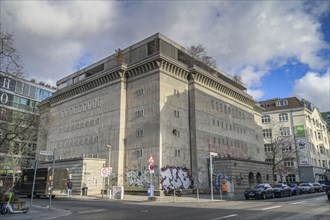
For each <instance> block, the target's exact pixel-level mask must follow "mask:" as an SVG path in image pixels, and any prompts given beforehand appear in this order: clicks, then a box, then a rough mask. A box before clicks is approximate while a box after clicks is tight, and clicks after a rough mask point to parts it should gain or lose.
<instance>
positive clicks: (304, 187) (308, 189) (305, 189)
mask: <svg viewBox="0 0 330 220" xmlns="http://www.w3.org/2000/svg"><path fill="white" fill-rule="evenodd" d="M299 189H300V190H301V193H314V192H315V189H314V186H313V184H311V183H300V185H299Z"/></svg>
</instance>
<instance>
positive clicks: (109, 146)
mask: <svg viewBox="0 0 330 220" xmlns="http://www.w3.org/2000/svg"><path fill="white" fill-rule="evenodd" d="M107 148H109V158H108V190H107V193H108V194H109V199H110V198H111V193H110V172H111V171H110V157H111V145H110V144H108V145H107Z"/></svg>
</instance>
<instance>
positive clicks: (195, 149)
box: [38, 33, 270, 189]
mask: <svg viewBox="0 0 330 220" xmlns="http://www.w3.org/2000/svg"><path fill="white" fill-rule="evenodd" d="M187 59H190V60H193V59H191V57H189V56H188V54H187V51H186V50H185V49H184V48H183V47H182V46H180V45H178V44H177V43H175V42H173V41H172V40H170V39H168V38H167V37H165V36H163V35H161V34H159V33H158V34H155V35H153V36H151V37H149V38H147V39H144V40H142V41H140V42H138V43H136V44H134V45H132V46H130V47H127V48H125V49H123V50H120V49H119V50H118V51H117V53H116V54H113V55H111V56H109V57H107V58H105V59H103V60H101V61H99V62H97V63H95V64H93V65H91V66H88V67H86V68H84V69H82V70H80V71H78V72H76V73H73V74H71V75H69V76H67V77H65V78H64V79H61V80H59V81H58V82H57V86H58V91H57V92H56V93H55V94H54V95H53V96H52V97H50V98H49V99H47V100H45V101H44V102H42V103H41V105H40V108H41V110H42V112H43V114H42V117H45V118H46V119H47V120H48V122H49V124H48V127H49V129H47V130H44V131H43V132H40V133H39V137H38V138H39V139H38V148H39V150H54V149H56V158H57V159H69V158H76V157H82V156H83V157H94V158H104V159H107V162H106V164H105V166H107V165H108V163H109V160H108V157H109V155H110V166H111V167H112V168H113V169H112V170H113V173H112V176H111V184H112V185H120V186H125V188H126V189H127V188H131V189H135V188H145V187H146V186H148V185H149V184H150V183H152V184H154V185H155V188H156V189H161V188H164V187H167V186H168V185H173V186H175V187H181V188H184V189H188V188H196V187H198V188H208V187H209V183H210V181H209V175H208V173H209V167H208V158H209V152H210V151H211V152H215V153H217V154H218V158H240V159H243V160H248V161H251V162H253V161H259V162H260V161H264V155H265V153H264V147H263V140H262V127H261V125H262V124H261V111H262V108H260V107H259V104H258V103H257V102H256V101H255V100H253V99H252V97H251V96H250V95H248V94H247V93H246V88H245V87H244V86H243V85H241V84H240V83H238V82H237V81H235V80H234V79H233V78H232V77H230V76H228V75H227V74H226V73H225V72H223V71H220V70H214V69H211V68H210V67H208V66H205V65H204V64H202V63H200V62H198V61H196V60H194V63H193V64H191V63H190V65H188V64H187V62H186V60H187ZM107 145H110V146H111V152H109V151H108V149H109V148H108V147H107ZM150 157H152V158H153V160H154V162H153V163H152V165H153V166H154V170H152V171H151V173H150V168H149V165H150V163H149V162H150V161H149V162H148V160H149V159H150ZM263 166H264V167H263V168H262V171H260V172H262V176H266V173H265V172H268V173H267V174H268V175H270V171H269V166H268V165H267V164H263ZM252 167H253V166H251V169H252ZM100 169H101V168H100ZM266 170H267V171H266ZM153 172H154V173H153ZM248 174H249V173H247V174H246V175H248ZM242 175H244V174H242ZM259 181H266V180H259Z"/></svg>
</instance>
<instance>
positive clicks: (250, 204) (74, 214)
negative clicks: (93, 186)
mask: <svg viewBox="0 0 330 220" xmlns="http://www.w3.org/2000/svg"><path fill="white" fill-rule="evenodd" d="M45 203H47V200H46V199H39V200H34V204H38V205H42V204H45ZM52 204H53V206H54V207H56V208H58V209H65V210H68V211H70V212H71V214H69V215H66V216H64V217H60V218H57V219H63V220H64V219H70V220H71V219H79V220H84V219H88V220H90V219H100V220H101V219H107V220H131V219H134V220H135V219H137V220H138V219H143V220H168V219H173V220H174V219H175V220H176V219H180V220H221V219H228V220H245V219H247V220H249V219H251V220H256V219H262V220H267V219H272V220H277V219H281V220H314V219H315V220H329V219H330V202H329V201H328V200H327V197H326V196H325V194H324V193H315V194H310V195H302V196H293V197H286V198H276V199H268V200H236V201H219V200H218V201H214V202H199V203H197V202H187V203H186V202H185V203H173V202H130V201H118V200H117V201H113V200H100V199H95V200H70V199H54V200H53V202H52Z"/></svg>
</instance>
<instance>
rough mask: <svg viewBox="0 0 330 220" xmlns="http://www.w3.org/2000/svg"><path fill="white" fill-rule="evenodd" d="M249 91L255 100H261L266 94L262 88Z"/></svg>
mask: <svg viewBox="0 0 330 220" xmlns="http://www.w3.org/2000/svg"><path fill="white" fill-rule="evenodd" d="M247 93H248V94H249V95H251V96H252V97H253V98H254V99H255V100H260V99H261V98H262V97H263V96H264V92H263V91H262V90H253V89H248V90H247Z"/></svg>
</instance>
